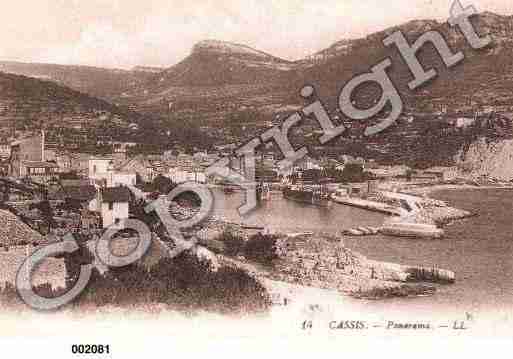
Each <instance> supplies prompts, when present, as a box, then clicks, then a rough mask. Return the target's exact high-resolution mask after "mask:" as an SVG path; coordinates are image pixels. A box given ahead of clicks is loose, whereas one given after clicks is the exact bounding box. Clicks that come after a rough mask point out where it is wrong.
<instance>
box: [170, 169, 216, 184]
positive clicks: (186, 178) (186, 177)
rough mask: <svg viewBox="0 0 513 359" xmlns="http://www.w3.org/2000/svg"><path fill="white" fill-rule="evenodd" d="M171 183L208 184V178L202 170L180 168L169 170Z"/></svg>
mask: <svg viewBox="0 0 513 359" xmlns="http://www.w3.org/2000/svg"><path fill="white" fill-rule="evenodd" d="M167 177H168V178H169V179H171V181H173V182H174V183H184V182H197V183H206V182H207V176H206V175H205V172H204V171H203V170H202V169H200V168H190V169H187V168H180V167H173V168H170V169H169V174H168V175H167Z"/></svg>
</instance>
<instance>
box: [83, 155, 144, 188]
mask: <svg viewBox="0 0 513 359" xmlns="http://www.w3.org/2000/svg"><path fill="white" fill-rule="evenodd" d="M136 178H137V175H136V173H135V172H134V173H129V172H119V171H115V170H114V161H113V159H112V158H91V159H89V179H90V181H91V183H92V184H97V185H101V186H104V187H118V186H135V184H136Z"/></svg>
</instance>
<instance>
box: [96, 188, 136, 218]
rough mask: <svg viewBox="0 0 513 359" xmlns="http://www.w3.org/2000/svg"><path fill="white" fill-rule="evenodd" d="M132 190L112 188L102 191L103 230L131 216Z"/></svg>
mask: <svg viewBox="0 0 513 359" xmlns="http://www.w3.org/2000/svg"><path fill="white" fill-rule="evenodd" d="M129 202H130V190H129V189H128V188H127V187H110V188H104V189H103V190H102V191H101V214H102V223H103V228H107V227H110V226H111V225H113V224H118V223H120V222H121V221H123V220H125V219H127V218H128V216H129Z"/></svg>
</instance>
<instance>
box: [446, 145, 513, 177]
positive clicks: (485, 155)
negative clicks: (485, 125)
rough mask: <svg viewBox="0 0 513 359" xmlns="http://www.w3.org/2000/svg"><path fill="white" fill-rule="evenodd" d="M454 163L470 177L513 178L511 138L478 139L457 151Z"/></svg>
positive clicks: (512, 146)
mask: <svg viewBox="0 0 513 359" xmlns="http://www.w3.org/2000/svg"><path fill="white" fill-rule="evenodd" d="M456 163H457V164H458V166H459V167H460V168H461V169H462V170H464V171H465V172H466V173H469V174H470V175H471V176H472V177H479V176H488V177H491V178H496V179H498V180H503V181H510V180H513V140H503V141H487V140H485V139H479V140H477V141H476V142H474V143H472V144H471V145H470V146H469V147H468V148H466V149H462V150H461V151H460V152H459V153H458V155H457V156H456Z"/></svg>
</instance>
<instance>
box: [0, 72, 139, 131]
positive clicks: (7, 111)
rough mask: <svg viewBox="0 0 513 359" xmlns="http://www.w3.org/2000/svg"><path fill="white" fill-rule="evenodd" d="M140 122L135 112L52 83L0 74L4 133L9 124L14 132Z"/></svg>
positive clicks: (1, 123)
mask: <svg viewBox="0 0 513 359" xmlns="http://www.w3.org/2000/svg"><path fill="white" fill-rule="evenodd" d="M140 119H141V116H140V115H139V114H137V113H134V112H130V111H127V110H123V109H121V108H118V107H117V106H114V105H112V104H110V103H108V102H106V101H104V100H100V99H97V98H95V97H92V96H90V95H86V94H83V93H80V92H78V91H75V90H72V89H70V88H67V87H63V86H60V85H57V84H56V83H54V82H51V81H43V80H39V79H35V78H30V77H25V76H20V75H13V74H6V73H2V72H0V126H1V128H2V130H4V131H7V133H10V132H9V131H10V130H11V128H12V125H13V124H14V125H15V126H16V128H17V129H18V130H33V129H37V128H40V127H41V126H46V127H49V126H55V127H61V128H65V127H72V126H73V125H76V124H77V123H87V124H88V125H92V124H98V123H100V122H101V123H105V122H107V123H113V122H117V123H118V124H122V123H130V122H133V121H136V122H137V121H139V120H140ZM8 129H9V130H8Z"/></svg>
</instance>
